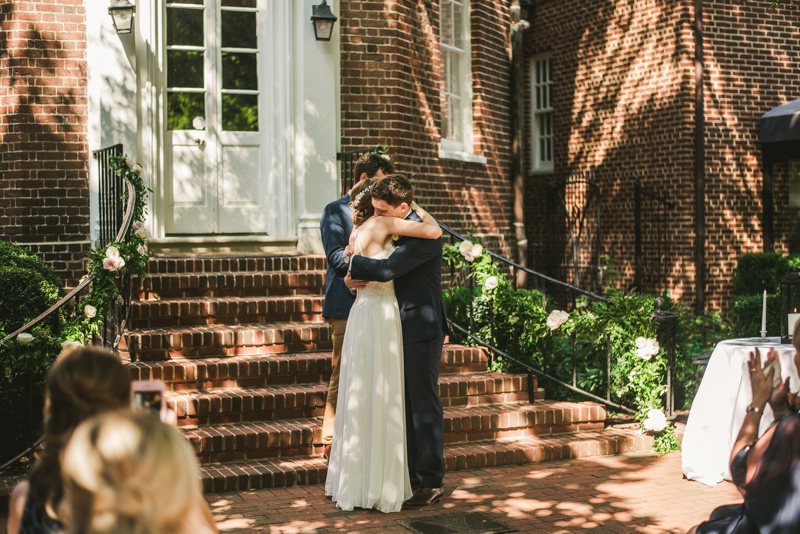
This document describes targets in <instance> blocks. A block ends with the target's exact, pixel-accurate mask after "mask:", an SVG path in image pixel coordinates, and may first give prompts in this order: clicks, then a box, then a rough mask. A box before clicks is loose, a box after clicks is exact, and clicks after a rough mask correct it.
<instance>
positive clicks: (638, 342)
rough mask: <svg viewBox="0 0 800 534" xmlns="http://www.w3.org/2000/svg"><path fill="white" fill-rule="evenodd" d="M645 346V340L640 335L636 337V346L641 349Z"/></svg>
mask: <svg viewBox="0 0 800 534" xmlns="http://www.w3.org/2000/svg"><path fill="white" fill-rule="evenodd" d="M646 346H647V340H646V339H645V338H643V337H641V336H639V337H637V338H636V348H637V349H643V348H645V347H646Z"/></svg>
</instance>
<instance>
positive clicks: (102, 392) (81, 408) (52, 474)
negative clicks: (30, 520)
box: [30, 348, 131, 516]
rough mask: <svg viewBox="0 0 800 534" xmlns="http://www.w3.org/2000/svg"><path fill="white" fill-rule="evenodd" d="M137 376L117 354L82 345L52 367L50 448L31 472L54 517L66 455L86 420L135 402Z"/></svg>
mask: <svg viewBox="0 0 800 534" xmlns="http://www.w3.org/2000/svg"><path fill="white" fill-rule="evenodd" d="M130 395H131V377H130V371H128V370H127V369H126V368H125V367H124V366H123V365H122V362H121V361H120V360H119V358H117V357H116V356H115V355H114V354H112V353H110V352H107V351H105V350H100V349H94V348H80V349H78V350H74V351H72V352H70V353H68V354H67V355H65V356H62V357H61V358H59V359H58V360H57V361H56V362H55V363H54V364H53V366H52V367H51V368H50V370H49V371H48V372H47V383H46V386H45V402H44V451H42V454H41V456H40V457H39V459H38V461H37V462H36V464H35V465H34V466H33V469H32V470H31V474H30V495H31V497H32V498H33V499H34V500H35V501H36V502H38V503H39V505H40V506H43V507H45V509H46V510H47V511H48V513H49V514H50V515H52V516H55V515H57V514H56V512H55V511H56V510H57V509H58V508H57V507H58V505H59V503H60V501H61V498H62V495H63V487H62V484H61V461H60V455H61V452H62V450H63V448H64V447H65V446H66V444H67V442H68V441H69V438H70V436H72V432H73V430H75V427H77V426H78V425H79V424H80V423H81V421H83V420H84V419H87V418H89V417H91V416H92V415H94V414H96V413H99V412H102V411H106V410H112V409H115V408H120V407H122V406H127V405H128V404H129V403H130Z"/></svg>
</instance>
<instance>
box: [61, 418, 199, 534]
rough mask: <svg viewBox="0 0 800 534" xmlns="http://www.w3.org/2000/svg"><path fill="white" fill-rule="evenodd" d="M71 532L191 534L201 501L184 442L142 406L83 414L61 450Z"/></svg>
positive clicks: (189, 448) (190, 454)
mask: <svg viewBox="0 0 800 534" xmlns="http://www.w3.org/2000/svg"><path fill="white" fill-rule="evenodd" d="M63 465H64V467H63V469H64V504H65V505H66V506H65V508H66V510H65V515H67V517H66V519H67V525H68V526H69V528H68V530H67V532H68V533H69V534H165V533H171V534H173V533H174V534H194V533H196V532H198V530H197V529H196V528H193V527H196V525H193V524H192V516H193V514H192V512H193V510H196V509H197V507H198V505H199V503H201V500H202V493H201V487H200V473H199V468H198V466H197V460H196V458H195V455H194V451H193V450H192V446H191V445H190V444H189V441H188V440H187V439H186V438H184V437H183V436H181V434H180V433H179V432H178V431H177V430H176V429H175V428H172V427H170V426H169V425H166V424H164V423H162V422H161V421H160V420H159V418H158V416H157V415H156V414H154V413H152V412H150V411H146V410H136V411H132V410H118V411H114V412H107V413H103V414H100V415H98V416H96V417H93V418H91V419H88V420H86V421H84V422H83V423H81V425H80V426H78V428H77V429H76V430H75V433H74V434H73V436H72V439H71V440H70V442H69V444H68V445H67V447H66V449H64V462H63Z"/></svg>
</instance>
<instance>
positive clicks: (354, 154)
mask: <svg viewBox="0 0 800 534" xmlns="http://www.w3.org/2000/svg"><path fill="white" fill-rule="evenodd" d="M380 148H381V147H380V146H376V147H373V148H359V149H358V150H350V151H348V152H339V153H337V154H336V161H341V162H342V191H341V196H344V195H345V194H346V193H347V192H348V191H350V189H352V188H353V186H354V185H356V177H355V176H354V175H353V168H354V167H355V165H356V161H358V158H360V157H361V156H363V155H364V154H370V153H376V152H377V151H378V149H380Z"/></svg>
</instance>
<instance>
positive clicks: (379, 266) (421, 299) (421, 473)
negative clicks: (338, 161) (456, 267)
mask: <svg viewBox="0 0 800 534" xmlns="http://www.w3.org/2000/svg"><path fill="white" fill-rule="evenodd" d="M413 200H414V192H413V189H412V187H411V184H410V183H409V181H408V180H407V179H406V178H405V177H404V176H402V175H399V174H395V175H392V176H387V177H386V178H384V179H383V180H381V181H380V182H378V183H377V184H375V185H374V186H373V188H372V206H373V207H374V208H375V215H376V216H379V217H399V218H401V219H403V218H408V219H410V220H414V221H420V222H421V219H420V218H419V217H418V216H417V214H416V213H414V212H413V211H410V208H409V206H410V205H411V202H412V201H413ZM396 246H397V250H395V251H394V253H392V255H391V256H389V258H388V259H385V260H373V259H369V258H364V257H362V256H353V257H352V258H348V259H349V260H350V261H349V263H350V272H349V273H348V275H347V276H346V277H345V283H346V284H347V286H348V287H350V288H361V287H363V286H364V282H363V281H364V280H368V281H376V282H388V281H389V280H394V291H395V295H396V296H397V304H398V305H399V307H400V321H401V323H402V328H403V358H404V362H403V363H404V366H405V399H406V433H407V435H406V446H407V449H408V466H409V474H410V476H411V478H412V484H413V482H417V484H418V485H419V488H418V489H416V491H415V492H414V495H413V496H412V497H411V498H410V499H409V500H407V501H406V502H405V503H403V508H404V509H415V508H423V507H425V506H430V505H432V504H434V503H436V502H438V501H440V500H442V499H443V498H444V496H445V495H444V486H443V484H442V479H443V478H444V463H443V462H442V456H443V453H444V417H443V410H442V401H441V399H440V398H439V359H440V358H441V356H442V346H443V345H444V339H445V336H446V335H447V315H446V313H445V307H444V299H443V297H442V238H441V237H440V238H438V239H419V238H412V237H402V238H400V239H399V240H398V241H397V242H396ZM414 479H416V480H414ZM414 485H415V486H416V484H414Z"/></svg>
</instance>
